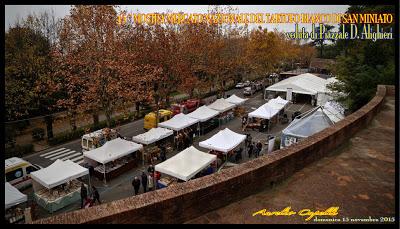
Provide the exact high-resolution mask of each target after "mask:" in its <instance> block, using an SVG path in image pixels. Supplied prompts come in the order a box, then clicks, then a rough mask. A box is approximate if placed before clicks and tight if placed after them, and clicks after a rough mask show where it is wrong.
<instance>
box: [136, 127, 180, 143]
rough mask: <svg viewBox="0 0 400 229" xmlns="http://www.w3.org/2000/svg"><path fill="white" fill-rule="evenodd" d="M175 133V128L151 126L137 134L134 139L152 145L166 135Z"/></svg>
mask: <svg viewBox="0 0 400 229" xmlns="http://www.w3.org/2000/svg"><path fill="white" fill-rule="evenodd" d="M173 134H174V131H173V130H169V129H165V128H161V127H157V128H151V129H150V130H149V131H147V132H146V133H143V134H139V135H136V136H133V137H132V141H134V142H137V143H141V144H145V145H150V144H152V143H154V142H157V141H159V140H161V139H164V138H166V137H169V136H171V135H173Z"/></svg>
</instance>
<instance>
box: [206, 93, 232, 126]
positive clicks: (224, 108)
mask: <svg viewBox="0 0 400 229" xmlns="http://www.w3.org/2000/svg"><path fill="white" fill-rule="evenodd" d="M235 107H236V105H235V104H232V103H229V102H228V101H226V100H225V99H224V98H220V99H217V100H215V101H214V102H213V103H211V104H210V105H208V108H211V109H213V110H216V111H219V112H220V114H219V116H218V118H219V124H224V123H227V122H229V121H230V120H232V119H233V118H234V113H233V108H235Z"/></svg>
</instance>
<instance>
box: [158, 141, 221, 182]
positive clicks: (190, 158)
mask: <svg viewBox="0 0 400 229" xmlns="http://www.w3.org/2000/svg"><path fill="white" fill-rule="evenodd" d="M216 159H217V156H216V155H212V154H208V153H204V152H202V151H200V150H198V149H196V148H194V147H193V146H191V147H189V148H186V149H185V150H183V151H182V152H180V153H178V154H177V155H175V156H173V157H171V158H170V159H168V160H166V161H164V162H162V163H160V164H157V165H156V166H155V170H156V171H158V172H161V173H164V174H168V175H170V176H173V177H176V178H178V179H181V180H184V181H188V180H189V179H190V178H192V177H193V176H195V175H196V174H197V173H199V172H200V171H201V170H203V169H205V168H206V167H207V166H209V165H210V164H211V163H212V162H213V161H215V160H216Z"/></svg>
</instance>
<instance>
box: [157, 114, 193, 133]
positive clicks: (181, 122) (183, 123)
mask: <svg viewBox="0 0 400 229" xmlns="http://www.w3.org/2000/svg"><path fill="white" fill-rule="evenodd" d="M197 122H199V120H198V119H195V118H192V117H189V116H187V115H185V114H182V113H180V114H177V115H175V116H174V117H172V118H171V119H170V120H168V121H165V122H161V123H159V124H158V126H160V127H164V128H168V129H171V130H174V131H179V130H182V129H185V128H186V127H189V126H191V125H193V124H196V123H197Z"/></svg>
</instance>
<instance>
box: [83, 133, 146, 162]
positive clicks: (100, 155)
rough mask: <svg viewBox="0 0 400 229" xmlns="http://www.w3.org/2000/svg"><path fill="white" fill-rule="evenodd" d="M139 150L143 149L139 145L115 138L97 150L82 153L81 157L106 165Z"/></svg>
mask: <svg viewBox="0 0 400 229" xmlns="http://www.w3.org/2000/svg"><path fill="white" fill-rule="evenodd" d="M141 149H143V145H141V144H137V143H135V142H131V141H127V140H124V139H121V138H116V139H113V140H111V141H108V142H106V143H105V144H104V145H103V146H101V147H99V148H96V149H93V150H90V151H86V152H84V153H83V156H84V157H86V158H89V159H92V160H94V161H97V162H99V163H101V164H106V163H108V162H110V161H114V160H116V159H118V158H121V157H123V156H126V155H128V154H131V153H133V152H135V151H138V150H141Z"/></svg>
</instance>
